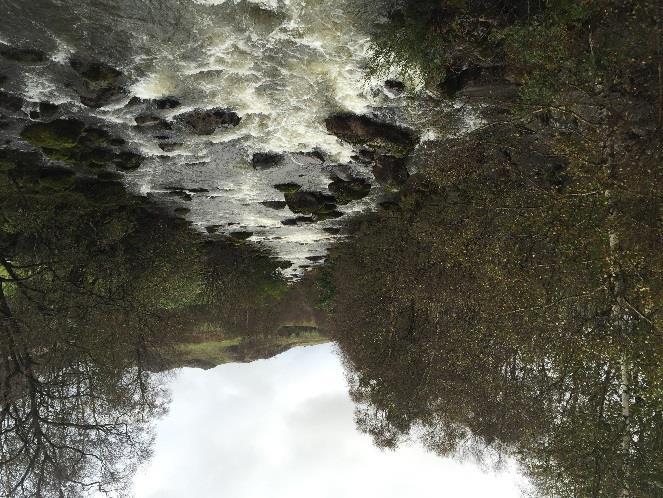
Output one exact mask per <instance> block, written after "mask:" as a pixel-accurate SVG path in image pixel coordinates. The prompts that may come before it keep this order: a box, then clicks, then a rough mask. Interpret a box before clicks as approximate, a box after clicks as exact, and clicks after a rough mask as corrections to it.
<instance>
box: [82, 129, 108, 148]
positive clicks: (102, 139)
mask: <svg viewBox="0 0 663 498" xmlns="http://www.w3.org/2000/svg"><path fill="white" fill-rule="evenodd" d="M111 140H112V139H111V137H110V133H108V132H107V131H106V130H102V129H101V128H86V129H85V130H84V132H83V135H82V136H81V143H82V144H85V145H88V146H95V145H96V146H102V145H103V146H107V145H112V144H111Z"/></svg>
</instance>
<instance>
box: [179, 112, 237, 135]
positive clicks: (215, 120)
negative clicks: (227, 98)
mask: <svg viewBox="0 0 663 498" xmlns="http://www.w3.org/2000/svg"><path fill="white" fill-rule="evenodd" d="M175 119H176V120H177V121H179V122H181V123H183V124H185V125H186V126H188V127H189V128H190V129H191V130H192V131H193V132H194V133H197V134H198V135H211V134H212V133H214V132H215V131H216V130H217V129H218V128H232V127H235V126H237V125H238V124H239V122H240V121H241V118H240V117H239V116H238V115H237V114H236V113H235V112H233V111H230V110H228V109H221V108H215V109H195V110H193V111H189V112H185V113H182V114H178V115H177V116H175Z"/></svg>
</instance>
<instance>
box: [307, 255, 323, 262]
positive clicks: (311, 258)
mask: <svg viewBox="0 0 663 498" xmlns="http://www.w3.org/2000/svg"><path fill="white" fill-rule="evenodd" d="M306 259H308V260H309V261H323V260H324V259H325V257H324V256H306Z"/></svg>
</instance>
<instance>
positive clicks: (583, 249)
mask: <svg viewBox="0 0 663 498" xmlns="http://www.w3.org/2000/svg"><path fill="white" fill-rule="evenodd" d="M387 4H388V5H387V7H388V8H387V10H388V18H387V19H386V20H385V22H384V23H383V24H380V25H378V26H377V27H376V28H375V33H374V37H375V49H374V57H373V60H372V62H373V72H374V73H375V74H389V73H390V72H393V71H394V70H397V71H398V72H400V74H401V76H402V77H404V78H406V80H407V79H408V78H409V81H417V80H423V81H424V82H425V84H426V86H427V88H428V89H429V90H430V91H432V92H436V93H437V94H439V95H441V96H443V97H444V98H448V99H453V100H455V101H456V102H459V103H463V104H464V105H470V106H474V107H475V108H478V109H480V110H481V112H482V115H483V123H482V124H481V125H480V126H479V127H478V129H476V130H474V131H472V132H471V133H467V134H465V135H463V136H460V137H454V138H449V139H446V140H441V141H438V142H434V143H427V144H425V146H422V147H425V150H424V151H423V152H422V153H420V154H418V155H417V156H416V157H415V158H413V159H412V160H411V161H410V163H409V164H408V168H409V169H410V170H411V171H413V172H416V173H415V174H414V175H412V176H411V177H410V179H409V181H408V183H407V184H406V185H405V187H404V188H403V189H402V190H401V192H400V194H399V195H398V200H397V202H395V203H394V202H388V203H385V204H383V207H384V209H383V210H381V211H380V212H378V213H376V214H374V215H370V216H367V217H365V218H364V219H361V220H357V222H356V224H355V225H356V226H355V230H354V232H355V233H354V235H355V236H354V237H353V238H351V239H350V240H349V241H348V242H346V243H344V244H342V245H340V246H339V247H337V248H335V249H334V250H333V252H332V256H331V258H330V261H329V264H328V266H326V267H325V269H324V271H322V272H321V274H320V275H319V278H318V285H319V288H320V300H321V306H322V307H324V308H326V309H329V310H330V312H331V314H332V316H333V319H332V323H333V326H334V333H333V334H334V337H335V338H336V339H337V340H338V342H339V344H340V347H341V350H342V352H343V354H344V357H345V360H346V363H347V366H348V368H349V372H350V373H349V377H350V380H351V383H352V394H353V396H354V398H355V400H356V402H357V403H358V409H357V423H358V424H359V427H360V428H361V429H362V430H364V431H366V432H368V433H370V434H371V435H373V437H374V438H375V440H376V442H377V443H378V444H380V445H382V446H384V447H388V448H392V447H395V446H397V445H398V444H399V442H400V441H402V440H403V439H404V438H406V437H421V438H422V439H423V440H424V441H425V443H426V444H427V445H428V446H429V447H430V448H431V449H433V450H434V451H437V452H439V453H440V454H443V455H444V454H459V453H460V454H466V455H472V456H474V457H480V456H481V455H487V454H491V455H494V454H495V453H494V452H497V453H498V454H505V455H514V456H516V457H517V458H518V460H519V461H520V462H521V463H522V465H523V466H524V468H525V469H526V471H527V473H528V475H529V476H530V478H531V479H532V481H533V483H534V484H535V488H536V491H535V493H536V494H537V495H542V496H569V497H579V496H587V497H590V496H591V497H599V496H606V497H613V496H638V497H643V498H644V497H653V496H663V429H662V428H663V391H662V390H661V386H662V385H663V369H661V364H662V360H663V356H662V355H663V336H662V331H663V317H662V314H661V311H662V310H661V303H662V302H663V280H662V278H661V277H662V276H663V275H662V272H663V243H662V241H663V210H662V207H663V190H662V185H663V162H662V160H663V157H662V148H661V145H662V144H661V141H662V139H663V133H662V125H663V94H662V92H663V81H662V80H661V67H662V64H663V59H662V55H663V52H662V45H661V32H662V31H661V27H662V24H661V21H662V14H663V12H662V10H663V9H662V6H661V4H660V3H659V2H654V1H644V2H640V1H638V2H624V1H621V0H620V1H611V0H598V1H585V2H565V1H533V2H530V1H527V2H525V1H523V2H518V1H502V2H482V1H471V0H468V1H457V2H456V1H454V2H451V1H448V2H445V1H443V2H439V1H437V2H433V1H416V2H415V1H409V2H408V1H406V2H391V3H389V2H387Z"/></svg>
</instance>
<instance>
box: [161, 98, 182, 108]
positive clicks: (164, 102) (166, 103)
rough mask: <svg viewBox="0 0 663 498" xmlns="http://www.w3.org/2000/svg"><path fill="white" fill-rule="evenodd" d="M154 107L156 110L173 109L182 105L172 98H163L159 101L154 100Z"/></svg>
mask: <svg viewBox="0 0 663 498" xmlns="http://www.w3.org/2000/svg"><path fill="white" fill-rule="evenodd" d="M154 105H155V107H156V108H157V109H175V108H177V107H179V106H180V105H182V104H181V103H180V101H179V100H177V99H176V98H174V97H164V98H161V99H155V100H154Z"/></svg>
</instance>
